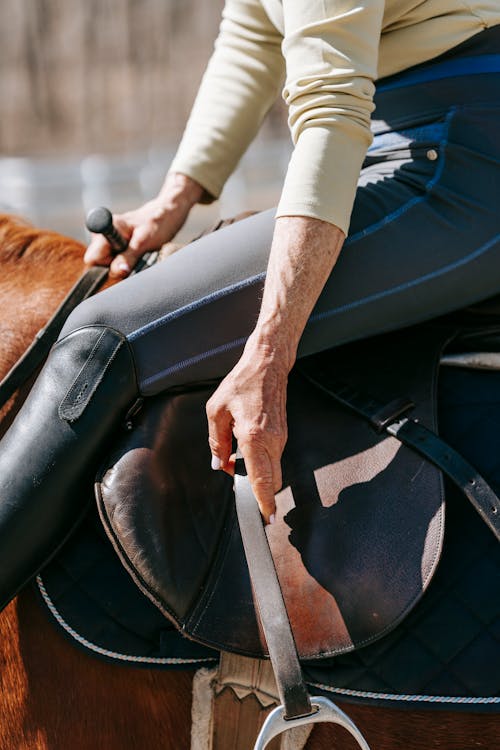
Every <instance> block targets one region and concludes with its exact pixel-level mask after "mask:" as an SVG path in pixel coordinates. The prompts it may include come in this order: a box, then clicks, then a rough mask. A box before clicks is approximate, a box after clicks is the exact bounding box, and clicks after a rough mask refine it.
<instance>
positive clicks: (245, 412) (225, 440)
mask: <svg viewBox="0 0 500 750" xmlns="http://www.w3.org/2000/svg"><path fill="white" fill-rule="evenodd" d="M286 362H287V358H286V357H284V356H283V355H282V352H281V351H280V350H279V347H277V348H274V347H270V346H269V345H268V344H267V343H262V342H261V341H259V340H258V336H256V335H255V336H253V337H252V336H251V337H250V338H249V339H248V342H247V345H246V347H245V350H244V352H243V355H242V357H241V359H240V360H239V362H238V363H237V365H236V366H235V367H234V368H233V370H232V371H231V372H230V373H229V375H227V377H226V378H225V379H224V380H223V381H222V383H221V384H220V386H219V387H218V389H217V390H216V391H215V393H214V394H213V396H212V398H211V399H210V400H209V401H208V403H207V417H208V432H209V444H210V450H211V451H212V456H213V459H212V467H213V468H214V469H218V468H221V469H223V470H224V471H226V472H228V473H229V474H233V473H234V456H232V455H231V447H232V435H233V433H234V436H235V437H236V439H237V441H238V448H239V449H240V451H241V453H242V455H243V458H244V459H245V466H246V470H247V472H248V477H249V479H250V482H251V484H252V488H253V490H254V492H255V496H256V498H257V502H258V504H259V508H260V511H261V513H262V515H263V517H264V520H265V521H266V523H270V522H271V523H272V520H273V518H272V517H273V515H274V513H275V510H276V506H275V500H274V495H275V493H276V492H278V491H279V490H280V489H281V485H282V476H281V456H282V453H283V449H284V447H285V443H286V440H287V422H286V388H287V381H288V371H289V367H287V366H286V364H285V363H286ZM219 461H220V465H219Z"/></svg>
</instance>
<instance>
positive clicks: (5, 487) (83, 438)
mask: <svg viewBox="0 0 500 750" xmlns="http://www.w3.org/2000/svg"><path fill="white" fill-rule="evenodd" d="M89 363H91V370H92V372H91V373H89V370H88V368H89V366H90V365H89ZM82 373H86V374H87V375H88V376H89V377H86V378H84V381H85V382H83V381H82ZM76 383H79V384H80V385H79V388H78V389H77V392H78V393H76V391H75V390H74V388H75V384H76ZM65 392H67V393H72V394H76V395H75V398H76V400H77V401H78V404H79V405H77V404H76V401H75V399H73V401H72V411H71V412H70V413H69V412H68V413H67V412H66V411H65V409H64V401H63V403H61V395H62V394H64V393H65ZM80 393H81V394H82V397H81V398H80V399H78V398H77V395H78V394H80ZM136 393H137V386H136V378H135V370H134V363H133V360H132V356H131V353H130V350H129V347H128V344H127V342H126V341H125V339H124V338H123V337H122V336H121V335H120V334H119V333H117V332H116V331H113V330H111V329H109V328H104V327H102V326H95V327H87V328H82V329H80V330H77V331H75V332H74V333H72V334H70V335H69V336H67V337H66V338H64V339H62V340H61V341H59V342H58V343H57V344H56V345H55V346H54V347H53V349H52V352H51V354H50V357H49V359H48V361H47V363H46V365H45V367H44V368H43V370H42V372H41V374H40V376H39V377H38V379H37V381H36V383H35V385H34V387H33V389H32V391H31V392H30V394H29V396H28V398H27V400H26V401H25V403H24V404H23V407H22V409H21V411H20V412H19V414H18V415H17V417H16V419H15V421H14V422H13V424H12V426H11V428H10V429H9V430H8V432H7V433H6V435H5V436H4V438H3V439H2V441H1V443H0V548H1V550H2V567H1V570H0V608H1V607H4V606H5V605H6V604H7V603H8V602H9V601H10V599H11V598H12V597H13V596H14V595H15V594H16V593H17V592H18V591H19V589H20V588H21V587H22V586H23V585H24V584H25V583H26V582H27V581H28V580H30V579H31V578H32V577H33V576H34V575H35V574H36V573H37V572H38V570H39V569H40V568H41V567H42V566H43V565H44V564H45V563H46V562H47V560H48V559H49V558H50V557H52V555H53V554H54V552H55V551H56V549H57V548H59V547H60V546H61V544H62V543H63V541H64V540H65V538H66V537H67V536H68V534H69V533H70V532H71V531H72V529H73V528H74V527H75V525H76V524H77V523H78V522H79V521H80V520H81V518H82V516H83V514H84V513H85V511H86V509H87V507H88V502H89V497H88V487H89V486H90V484H89V483H91V481H92V476H93V474H94V472H95V466H96V460H97V458H98V456H99V452H100V451H102V450H103V449H104V447H105V446H106V444H107V441H108V440H109V438H110V435H111V434H112V433H113V430H114V428H115V427H116V425H117V422H118V421H119V419H120V417H121V416H122V415H123V413H124V410H126V408H127V407H128V406H129V404H130V403H131V401H132V400H133V398H134V397H135V395H136ZM80 402H81V403H80ZM61 407H62V408H61ZM67 414H70V418H69V419H68V420H67V421H66V420H65V417H66V416H67ZM68 498H71V501H68Z"/></svg>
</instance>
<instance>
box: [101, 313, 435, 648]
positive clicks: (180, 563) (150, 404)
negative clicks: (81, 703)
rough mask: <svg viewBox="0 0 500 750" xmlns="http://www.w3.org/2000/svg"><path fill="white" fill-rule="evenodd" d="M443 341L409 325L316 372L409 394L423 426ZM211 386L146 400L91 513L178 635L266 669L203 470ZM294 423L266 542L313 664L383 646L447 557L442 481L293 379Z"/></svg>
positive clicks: (378, 393)
mask: <svg viewBox="0 0 500 750" xmlns="http://www.w3.org/2000/svg"><path fill="white" fill-rule="evenodd" d="M448 336H449V331H448V330H444V329H441V328H439V327H436V326H433V327H429V328H427V327H424V328H417V329H413V330H411V331H408V330H407V331H404V332H399V333H396V334H391V335H390V336H384V337H377V338H376V339H372V340H370V341H363V342H362V343H360V344H356V345H350V346H348V347H342V348H341V349H338V350H335V351H330V352H327V353H326V354H325V355H321V356H320V357H319V358H318V355H316V358H317V359H316V360H315V361H316V362H317V364H318V368H319V366H320V364H321V368H322V369H324V370H325V371H327V370H328V369H333V371H334V372H335V374H336V375H337V377H339V378H341V379H342V380H343V381H345V382H348V383H350V384H352V385H353V386H354V387H359V385H361V388H360V390H362V391H363V390H366V388H363V385H365V386H366V382H367V381H369V385H370V393H371V394H373V396H374V397H375V398H377V399H378V400H379V401H381V402H382V403H383V404H387V403H389V402H392V401H393V400H394V399H395V398H396V397H398V396H406V397H408V396H410V397H411V398H412V400H413V401H414V403H415V404H417V405H418V406H417V407H416V408H415V412H414V416H415V417H416V418H418V419H419V420H420V421H421V422H422V423H423V424H425V425H426V426H428V427H430V428H431V429H432V428H435V426H436V425H435V374H436V370H437V362H438V359H439V354H440V351H441V348H442V345H443V340H445V339H446V338H447V337H448ZM402 352H403V356H402V354H401V353H402ZM318 359H319V360H320V361H318ZM212 389H213V387H212V388H203V389H199V390H193V391H191V392H188V393H179V394H176V395H172V394H167V395H163V396H160V397H158V398H156V399H150V400H148V401H147V402H146V405H145V408H144V410H143V412H142V413H141V414H140V415H139V417H138V420H137V423H136V425H135V429H133V430H132V432H131V433H130V434H129V435H127V436H125V437H124V439H123V440H121V441H119V442H118V445H117V447H116V450H114V451H113V453H112V455H111V457H110V459H109V462H108V463H107V464H106V466H105V467H104V469H103V472H102V476H101V481H100V482H98V484H97V495H98V504H99V509H100V512H101V516H102V519H103V522H104V525H105V528H106V530H107V532H108V534H109V536H110V539H111V540H112V542H113V544H114V546H115V548H116V550H117V552H118V554H119V556H120V558H121V560H122V562H123V563H124V565H125V567H126V568H127V570H128V571H129V573H130V574H131V575H132V577H133V578H134V580H135V581H136V583H137V584H138V586H139V587H140V588H141V590H142V591H143V592H144V593H145V594H146V596H148V597H149V598H150V599H151V600H152V601H153V602H154V603H155V604H156V606H157V607H158V608H159V609H160V611H161V612H163V614H164V615H165V616H166V617H167V618H169V619H171V620H172V621H174V622H175V623H176V624H177V626H178V627H180V628H181V629H182V631H183V633H185V634H186V635H188V636H190V637H192V638H194V639H196V640H198V641H199V642H201V643H205V644H207V645H209V646H212V647H215V648H220V649H223V650H228V651H233V652H236V653H242V654H245V655H249V656H261V655H263V654H265V652H266V646H265V641H264V638H263V635H262V634H261V632H260V630H259V625H258V622H257V618H256V615H255V610H254V603H253V597H252V590H251V585H250V581H249V577H248V570H247V566H246V561H245V558H244V553H243V548H242V543H241V537H240V532H239V527H238V524H237V522H236V517H235V510H234V499H233V492H232V480H231V479H230V478H229V477H227V476H225V475H224V474H223V473H222V472H213V471H211V469H210V454H209V450H208V445H207V439H206V418H205V410H204V406H205V403H206V401H207V398H208V397H209V395H210V393H211V391H212ZM288 423H289V439H288V443H287V447H286V450H285V454H284V457H283V474H284V489H283V490H282V491H281V492H280V493H279V495H278V498H277V508H278V511H277V519H276V523H275V524H274V525H273V526H272V527H270V528H269V529H268V536H269V540H270V544H271V547H272V551H273V556H274V559H275V563H276V566H277V570H278V575H279V578H280V583H281V588H282V590H283V593H284V598H285V602H286V606H287V610H288V614H289V618H290V621H291V624H292V629H293V633H294V637H295V640H296V644H297V648H298V652H299V655H300V656H301V657H302V658H319V657H325V656H329V655H333V654H337V653H342V652H346V651H350V650H352V649H353V648H359V647H360V646H363V645H365V644H367V643H369V642H371V641H373V640H375V639H377V638H380V637H381V636H383V635H384V634H385V633H387V632H389V631H390V630H391V629H393V628H394V627H396V625H397V624H398V623H399V622H400V621H401V620H402V619H403V618H404V617H405V616H406V615H407V613H408V612H409V611H410V610H411V608H412V607H413V606H414V605H415V604H416V602H417V601H418V599H419V598H420V596H421V595H422V593H423V591H424V590H425V589H426V587H427V585H428V584H429V582H430V579H431V577H432V574H433V572H434V570H435V568H436V565H437V562H438V559H439V554H440V550H441V543H442V534H443V492H442V481H441V476H440V473H439V472H438V470H437V469H436V468H435V467H434V466H432V465H431V464H429V463H428V462H426V461H425V460H423V459H422V458H421V457H419V456H418V455H417V454H416V453H414V452H413V451H411V450H409V449H407V448H406V447H404V446H402V445H401V444H400V443H399V442H398V441H396V440H395V439H393V438H391V437H387V436H386V435H381V434H377V433H376V432H375V431H374V430H373V429H372V428H371V427H370V426H369V425H368V424H366V423H364V422H363V421H362V420H360V419H359V417H357V416H356V415H352V414H351V413H348V412H347V411H346V410H345V409H343V408H342V407H340V406H338V405H337V403H336V402H334V400H333V399H332V398H331V397H330V396H328V395H325V394H324V393H323V392H322V391H321V390H320V389H319V388H317V387H316V386H314V385H311V384H310V383H309V382H307V380H306V379H304V378H303V377H302V376H301V374H300V372H299V371H298V370H297V369H296V370H295V371H294V372H293V373H292V374H291V377H290V381H289V394H288ZM304 602H307V606H304Z"/></svg>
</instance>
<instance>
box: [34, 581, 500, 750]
mask: <svg viewBox="0 0 500 750" xmlns="http://www.w3.org/2000/svg"><path fill="white" fill-rule="evenodd" d="M36 583H37V586H38V589H39V591H40V594H41V596H42V598H43V600H44V602H45V604H46V605H47V608H48V609H49V611H50V613H51V614H52V616H53V617H54V619H55V620H56V621H57V622H58V623H59V625H60V626H61V627H62V628H63V629H64V630H65V631H66V632H67V633H68V634H69V635H70V636H71V637H72V638H73V639H74V640H75V641H77V643H79V644H80V645H82V646H85V648H88V649H89V651H94V652H95V653H96V654H99V655H101V656H106V657H108V658H110V659H116V660H117V661H120V662H130V663H138V664H151V665H154V664H163V665H167V664H172V665H174V664H176V665H180V664H196V663H200V662H203V661H204V662H209V663H213V661H214V660H213V659H209V658H206V659H178V658H174V657H156V656H129V655H127V654H120V653H117V652H116V651H110V650H108V649H104V648H101V647H100V646H97V645H96V644H95V643H91V642H90V641H88V640H87V639H86V638H84V637H83V636H81V635H80V634H79V633H77V632H76V631H75V630H74V629H73V628H72V627H71V625H69V624H68V623H67V622H66V621H65V620H64V618H63V617H62V616H61V614H60V613H59V611H58V610H57V608H56V606H55V604H54V602H53V601H52V599H51V598H50V596H49V595H48V593H47V590H46V588H45V586H44V583H43V580H42V578H41V576H37V578H36ZM217 669H218V668H217V667H216V668H215V669H214V670H208V669H206V668H202V669H200V670H198V672H197V673H196V675H195V678H194V679H195V682H194V683H193V701H194V697H195V689H196V684H197V683H196V680H197V679H198V681H199V682H200V683H201V687H200V691H203V689H204V687H203V686H204V679H205V678H204V674H203V673H207V674H208V673H210V675H211V676H210V679H209V681H210V680H212V679H213V676H212V672H214V673H216V672H217ZM198 675H199V677H198ZM207 679H208V678H207ZM307 684H308V685H309V686H310V687H315V688H318V689H319V690H324V691H325V692H327V693H334V694H335V695H338V696H339V697H342V696H346V697H351V698H360V699H365V700H385V701H394V702H398V701H401V702H403V703H438V704H439V703H441V704H451V705H452V704H469V705H472V706H473V705H492V706H494V705H500V698H499V697H494V696H493V697H486V696H485V697H476V698H468V697H466V696H449V695H398V694H395V693H375V692H370V691H365V690H350V689H348V688H336V687H332V686H331V685H324V684H322V683H319V682H308V683H307ZM197 694H198V693H197ZM200 695H201V693H200ZM212 697H213V696H212ZM210 700H212V698H210ZM200 705H202V706H203V705H204V703H203V700H202V701H201V704H200ZM193 710H194V702H193ZM197 710H198V709H197ZM200 711H201V714H200V716H201V715H203V716H204V715H205V709H204V708H200ZM200 722H201V723H200ZM197 723H198V724H199V725H200V727H202V726H203V721H202V720H201V719H199V720H198V721H197ZM193 727H194V719H193ZM204 731H205V730H203V729H200V732H201V736H203V732H204ZM285 736H286V735H285ZM205 749H206V745H205V746H204V745H203V744H201V745H200V744H198V745H192V747H191V750H205ZM286 750H299V748H295V747H290V748H287V749H286Z"/></svg>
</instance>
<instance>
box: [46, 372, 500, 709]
mask: <svg viewBox="0 0 500 750" xmlns="http://www.w3.org/2000/svg"><path fill="white" fill-rule="evenodd" d="M440 423H441V427H442V432H443V434H444V436H445V437H447V438H448V439H449V440H450V442H452V440H453V444H454V447H455V448H457V449H458V450H460V451H461V452H462V453H463V455H465V456H467V457H468V458H469V460H471V461H474V463H475V464H476V466H477V467H478V469H479V470H481V472H482V473H483V474H485V475H487V477H488V479H489V481H490V482H491V484H492V486H493V487H494V488H495V489H497V490H500V462H499V459H498V453H497V450H496V446H497V445H498V439H497V435H498V431H499V429H500V373H484V372H472V371H461V370H449V369H447V370H443V371H442V376H441V378H440ZM448 490H449V491H450V494H448ZM455 493H456V490H454V489H453V488H447V520H446V533H445V541H444V548H443V554H442V557H441V562H440V564H439V567H438V570H437V572H436V575H435V577H434V579H433V581H432V582H431V584H430V586H429V588H428V590H427V592H426V593H425V594H424V596H423V597H422V599H421V601H420V602H419V603H418V604H417V606H416V607H415V608H414V609H413V610H412V612H411V613H410V614H409V615H408V617H407V618H406V619H405V620H404V622H403V623H402V624H401V625H400V626H399V627H398V628H396V629H395V630H394V631H393V632H392V633H390V634H388V635H386V636H385V637H384V638H382V639H380V640H379V641H377V642H376V643H374V644H371V645H369V646H366V647H364V648H361V649H359V650H357V651H355V652H351V653H347V654H342V655H339V656H337V657H334V658H332V659H325V660H323V661H321V662H317V661H314V662H312V663H306V664H304V673H305V677H306V680H307V682H308V684H309V685H310V686H311V687H314V692H320V693H321V692H324V693H326V694H330V695H332V694H334V696H335V697H336V698H338V699H341V700H343V701H348V702H356V703H362V704H368V705H374V704H376V705H379V704H380V705H396V706H398V707H401V706H404V705H406V706H409V705H410V704H415V703H416V704H417V705H418V706H419V708H435V707H437V708H439V707H441V708H443V707H444V706H446V705H448V706H449V707H450V706H453V708H454V709H455V708H461V709H463V710H467V711H471V710H474V711H492V710H493V711H498V710H499V707H500V698H499V697H498V696H499V692H500V684H499V682H500V596H499V594H500V582H499V576H500V573H499V571H500V549H499V545H497V544H496V543H495V540H494V538H493V536H492V535H491V533H490V532H489V530H488V529H487V528H486V526H485V525H484V524H483V523H482V522H481V519H480V518H479V516H477V514H476V513H475V512H474V510H473V509H472V508H471V507H470V506H469V504H468V503H467V502H466V501H465V499H464V498H463V497H462V496H461V495H459V494H458V493H456V494H455ZM38 587H39V591H40V593H41V600H42V602H43V605H44V607H45V608H46V609H47V608H48V610H49V611H50V613H51V616H53V617H54V618H55V619H56V622H57V624H58V625H59V627H60V628H62V632H63V633H64V634H65V635H66V636H68V638H70V639H71V640H72V641H73V642H74V643H76V644H77V645H79V646H81V647H82V648H84V649H86V650H87V651H89V652H90V653H91V654H92V655H96V656H99V657H101V658H104V659H106V660H108V661H115V662H116V661H120V662H126V663H129V664H132V665H137V666H146V667H154V668H193V667H198V666H203V665H204V664H208V663H210V662H212V663H215V660H216V657H217V656H218V655H217V654H216V653H214V652H213V651H212V650H210V649H208V648H204V647H203V646H200V645H199V644H197V643H195V642H194V641H192V640H190V639H187V638H183V637H182V636H181V634H180V633H179V632H178V631H177V630H176V629H175V628H174V626H173V625H172V624H171V623H170V622H169V621H168V620H166V619H165V618H164V616H163V615H162V614H161V613H160V612H159V610H158V609H157V608H156V607H155V606H154V605H153V604H151V602H150V601H149V600H148V599H147V598H146V597H144V596H143V595H142V594H141V593H140V592H139V590H138V589H137V588H136V586H135V585H134V584H133V583H132V581H131V579H130V576H129V575H128V574H127V572H126V571H125V569H124V568H123V566H122V565H121V564H120V562H119V561H118V559H117V557H116V555H115V553H114V550H113V549H112V547H111V544H110V543H109V541H108V539H107V538H106V536H105V534H104V531H103V529H102V526H101V525H100V522H99V520H98V519H97V518H96V514H93V513H90V514H89V517H88V519H87V521H86V522H85V523H84V524H83V525H82V526H81V527H80V529H79V531H78V532H77V534H75V535H74V536H73V537H72V539H71V540H70V542H69V543H67V544H66V546H65V547H64V548H63V550H62V551H61V552H60V553H59V554H58V556H57V558H56V559H55V560H54V561H53V562H52V563H51V564H50V565H49V566H48V567H47V568H46V569H45V570H44V572H43V574H42V576H41V577H39V580H38Z"/></svg>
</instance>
